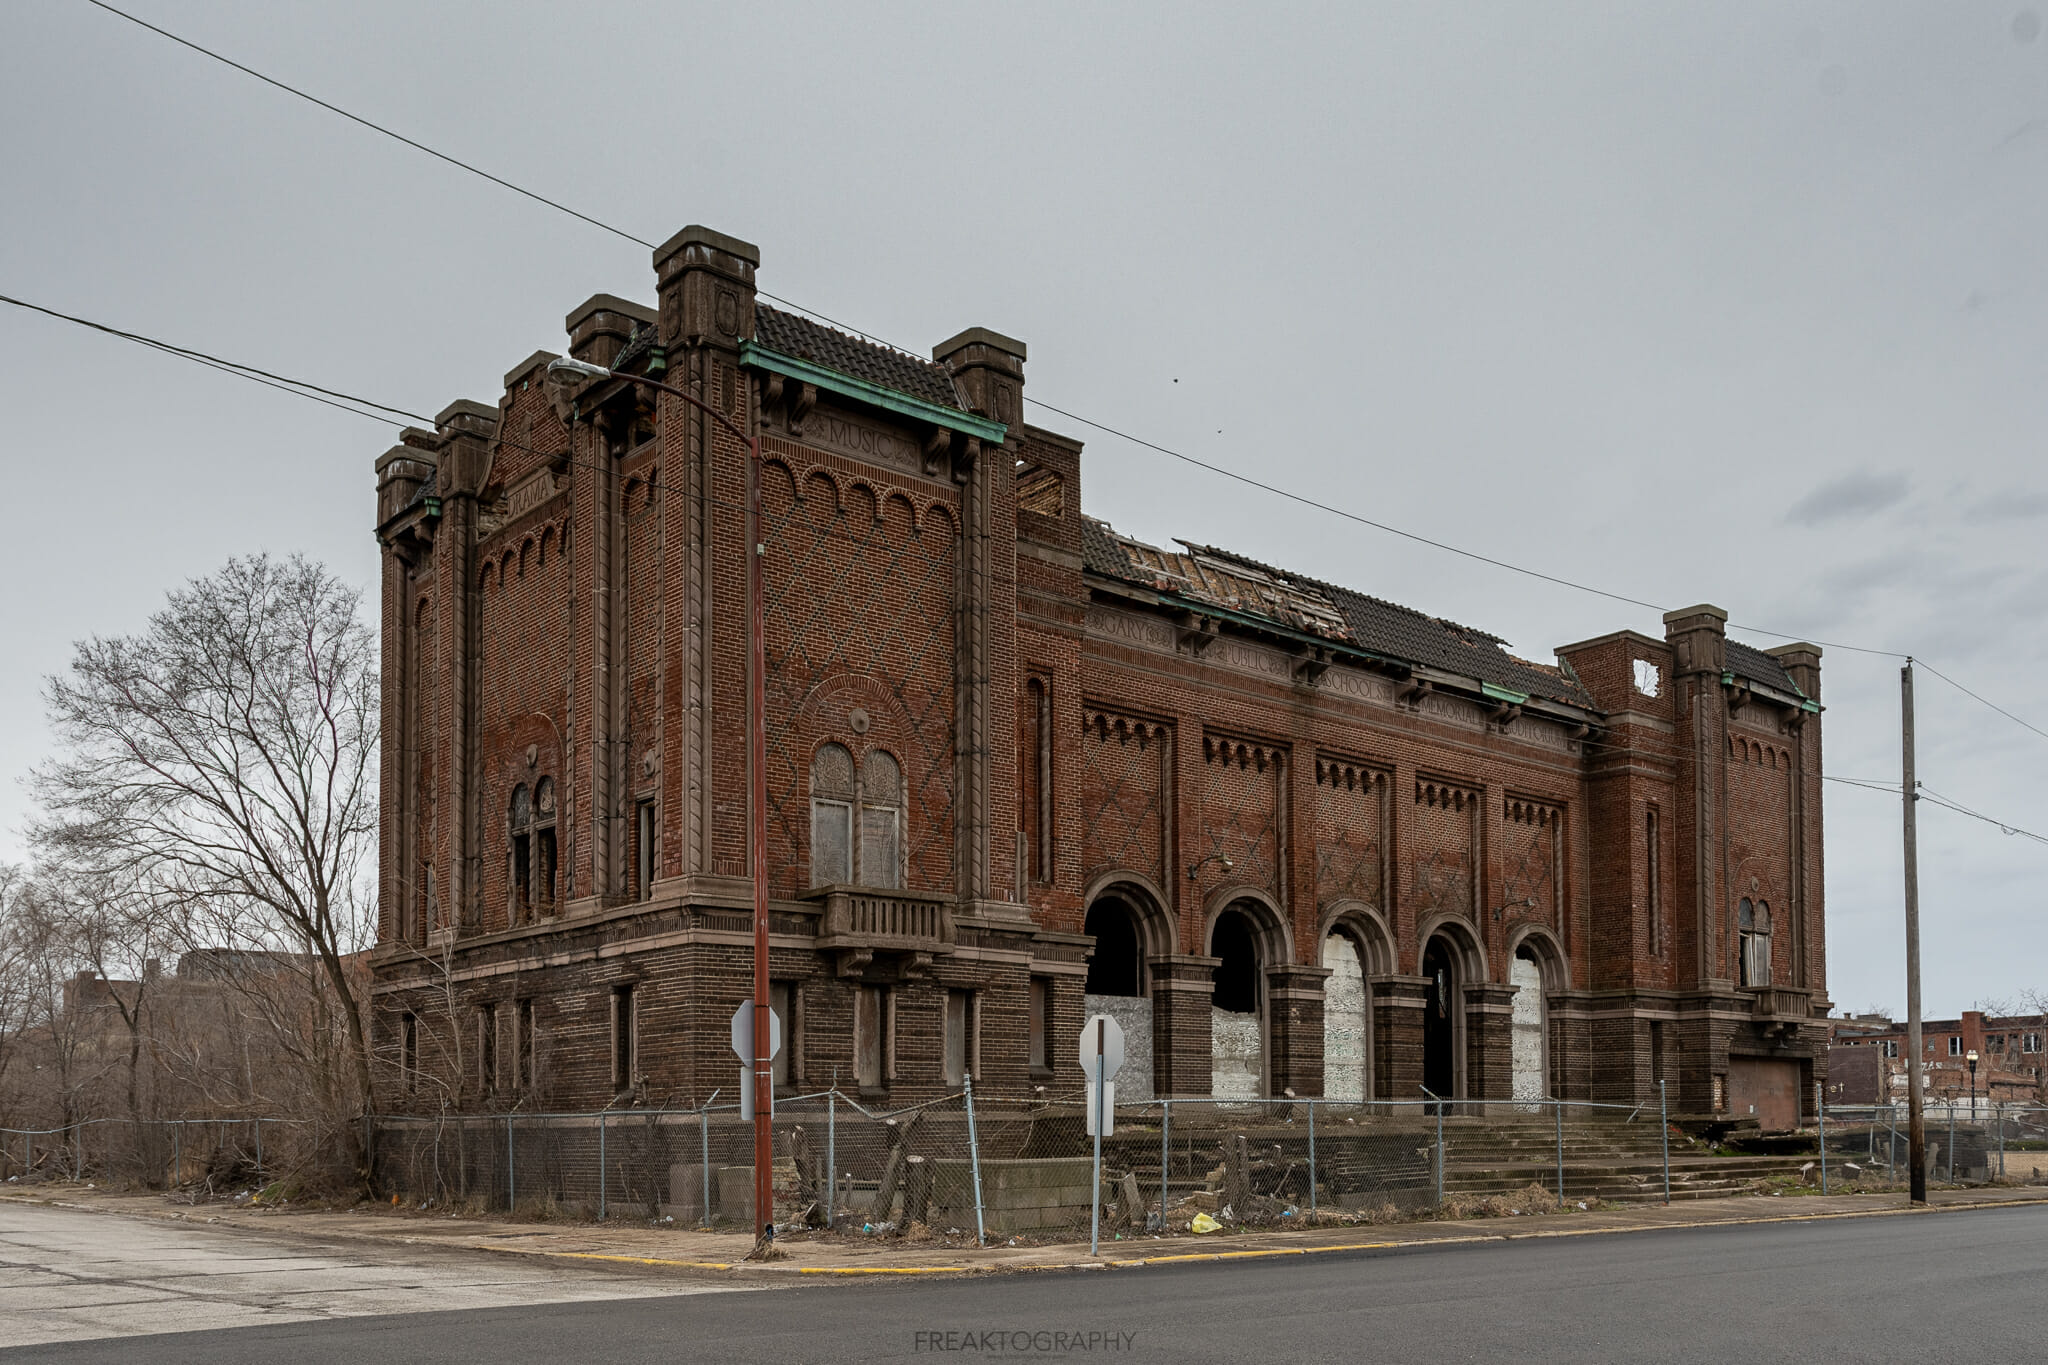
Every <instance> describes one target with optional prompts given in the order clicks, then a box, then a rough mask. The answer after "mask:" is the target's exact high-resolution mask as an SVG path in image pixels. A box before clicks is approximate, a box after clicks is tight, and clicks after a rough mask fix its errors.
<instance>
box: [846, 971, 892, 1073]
mask: <svg viewBox="0 0 2048 1365" xmlns="http://www.w3.org/2000/svg"><path fill="white" fill-rule="evenodd" d="M885 994H886V992H885V991H884V990H883V989H882V988H881V987H880V986H856V987H855V988H854V992H853V1077H854V1080H855V1081H856V1082H857V1083H859V1084H860V1085H861V1086H862V1087H864V1088H867V1089H879V1088H881V1085H882V1081H883V1078H884V1075H885V1071H884V1067H885V1064H886V1061H887V1057H888V1039H887V1038H885V1037H884V1036H883V1035H884V1033H885V1031H886V1027H887V1023H888V1013H889V1012H888V1007H887V1003H886V1001H885V1000H884V998H883V997H884V996H885Z"/></svg>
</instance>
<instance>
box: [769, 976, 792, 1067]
mask: <svg viewBox="0 0 2048 1365" xmlns="http://www.w3.org/2000/svg"><path fill="white" fill-rule="evenodd" d="M768 1008H769V1010H770V1011H771V1012H773V1014H774V1015H775V1017H776V1018H777V1019H780V1020H781V1021H782V1048H781V1050H780V1051H778V1052H777V1053H776V1054H775V1057H774V1060H773V1061H771V1062H770V1063H769V1069H770V1072H771V1074H772V1075H773V1077H774V1081H775V1085H776V1087H777V1088H778V1089H780V1088H784V1087H787V1086H788V1085H790V1084H791V1083H792V1082H793V1081H794V1080H795V1079H796V1076H797V1070H796V1026H797V1018H796V1011H797V996H796V988H795V987H794V986H792V985H791V984H790V983H789V982H787V981H776V982H771V983H770V984H769V986H768Z"/></svg>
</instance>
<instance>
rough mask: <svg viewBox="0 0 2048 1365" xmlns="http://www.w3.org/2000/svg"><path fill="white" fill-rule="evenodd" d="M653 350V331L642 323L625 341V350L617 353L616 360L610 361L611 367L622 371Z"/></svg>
mask: <svg viewBox="0 0 2048 1365" xmlns="http://www.w3.org/2000/svg"><path fill="white" fill-rule="evenodd" d="M653 349H654V329H653V328H652V327H649V326H647V325H646V324H645V323H642V324H640V325H639V326H637V327H635V328H634V329H633V335H632V336H631V337H629V338H628V339H627V341H626V348H625V349H624V350H622V351H620V352H619V354H618V358H617V359H616V360H614V361H612V366H611V367H612V368H613V369H615V370H623V369H625V368H626V367H627V366H628V365H630V364H632V363H633V362H634V361H636V360H638V359H639V358H640V357H641V356H643V355H646V354H647V353H648V352H649V351H651V350H653Z"/></svg>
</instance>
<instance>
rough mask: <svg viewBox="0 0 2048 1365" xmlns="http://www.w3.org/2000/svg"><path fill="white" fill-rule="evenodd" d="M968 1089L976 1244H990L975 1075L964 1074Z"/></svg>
mask: <svg viewBox="0 0 2048 1365" xmlns="http://www.w3.org/2000/svg"><path fill="white" fill-rule="evenodd" d="M961 1083H962V1085H964V1086H965V1087H966V1090H967V1155H968V1158H969V1162H970V1164H971V1165H972V1166H973V1168H974V1244H975V1245H976V1246H984V1247H985V1246H987V1245H988V1225H987V1223H986V1221H985V1220H984V1219H983V1218H982V1216H981V1143H980V1141H979V1140H978V1139H977V1138H976V1137H975V1135H974V1077H972V1076H964V1077H962V1078H961Z"/></svg>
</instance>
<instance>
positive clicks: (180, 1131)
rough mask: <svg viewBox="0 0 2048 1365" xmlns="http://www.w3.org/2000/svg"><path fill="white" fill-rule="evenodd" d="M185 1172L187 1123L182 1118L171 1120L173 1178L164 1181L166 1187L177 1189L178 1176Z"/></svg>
mask: <svg viewBox="0 0 2048 1365" xmlns="http://www.w3.org/2000/svg"><path fill="white" fill-rule="evenodd" d="M184 1173H185V1125H184V1122H183V1121H182V1120H179V1119H172V1120H171V1178H170V1179H169V1180H167V1181H165V1182H164V1188H165V1189H175V1188H176V1187H177V1184H178V1177H179V1176H181V1175H183V1174H184Z"/></svg>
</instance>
